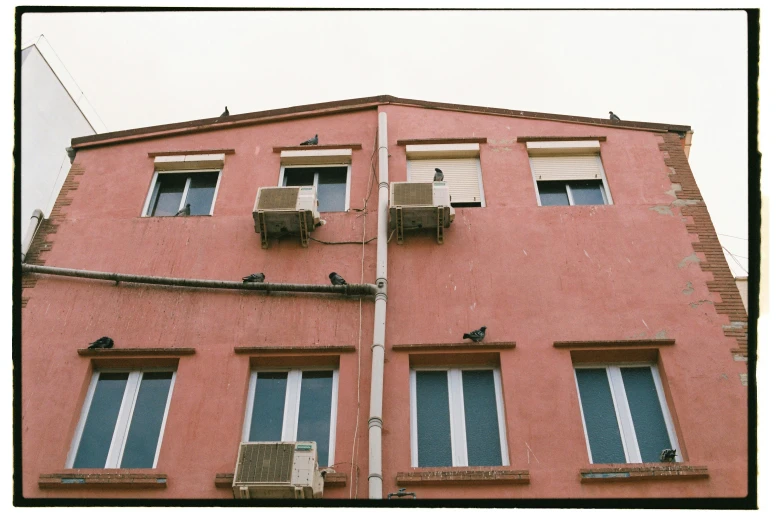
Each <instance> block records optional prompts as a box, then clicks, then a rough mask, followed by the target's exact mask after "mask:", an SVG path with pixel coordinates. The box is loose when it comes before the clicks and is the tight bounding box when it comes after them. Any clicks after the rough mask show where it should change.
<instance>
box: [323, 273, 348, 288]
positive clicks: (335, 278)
mask: <svg viewBox="0 0 781 524" xmlns="http://www.w3.org/2000/svg"><path fill="white" fill-rule="evenodd" d="M328 278H329V279H331V284H333V285H335V286H344V285H347V282H346V281H345V280H344V279H343V278H342V277H340V276H339V275H337V274H336V273H335V272H331V274H330V275H328Z"/></svg>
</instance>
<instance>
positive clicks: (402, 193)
mask: <svg viewBox="0 0 781 524" xmlns="http://www.w3.org/2000/svg"><path fill="white" fill-rule="evenodd" d="M432 191H433V185H432V184H430V183H428V184H426V183H414V182H410V183H407V184H394V185H393V205H395V206H430V205H432V203H433V202H434V196H433V193H432Z"/></svg>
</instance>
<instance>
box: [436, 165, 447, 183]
mask: <svg viewBox="0 0 781 524" xmlns="http://www.w3.org/2000/svg"><path fill="white" fill-rule="evenodd" d="M444 179H445V175H444V174H443V173H442V170H441V169H439V168H438V167H435V168H434V182H442V181H443V180H444Z"/></svg>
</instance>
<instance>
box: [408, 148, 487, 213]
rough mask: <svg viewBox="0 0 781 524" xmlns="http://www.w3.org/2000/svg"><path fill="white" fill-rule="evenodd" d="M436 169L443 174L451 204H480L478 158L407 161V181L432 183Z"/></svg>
mask: <svg viewBox="0 0 781 524" xmlns="http://www.w3.org/2000/svg"><path fill="white" fill-rule="evenodd" d="M437 167H438V168H439V169H441V170H442V173H444V177H445V182H447V187H448V190H449V192H450V201H451V202H452V203H454V204H455V203H470V202H480V203H482V199H481V198H480V159H479V158H439V159H425V160H407V181H408V182H432V181H433V180H434V168H437Z"/></svg>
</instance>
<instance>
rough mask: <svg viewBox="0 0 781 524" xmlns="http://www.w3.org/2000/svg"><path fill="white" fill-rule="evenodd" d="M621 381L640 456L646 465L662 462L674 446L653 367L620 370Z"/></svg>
mask: <svg viewBox="0 0 781 524" xmlns="http://www.w3.org/2000/svg"><path fill="white" fill-rule="evenodd" d="M621 378H622V379H623V380H624V390H625V391H626V398H627V400H628V401H629V412H630V413H631V414H632V423H633V424H634V427H635V435H636V436H637V443H638V445H639V446H640V456H641V458H642V460H643V462H659V454H660V453H661V452H662V450H664V449H670V448H672V445H671V444H670V436H669V435H668V434H667V425H666V424H665V423H664V416H663V415H662V407H661V405H660V404H659V393H657V391H656V384H655V383H654V378H653V376H652V375H651V368H650V367H647V368H646V367H643V368H621Z"/></svg>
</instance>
